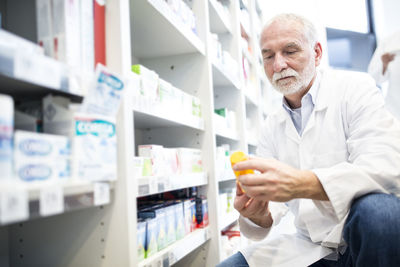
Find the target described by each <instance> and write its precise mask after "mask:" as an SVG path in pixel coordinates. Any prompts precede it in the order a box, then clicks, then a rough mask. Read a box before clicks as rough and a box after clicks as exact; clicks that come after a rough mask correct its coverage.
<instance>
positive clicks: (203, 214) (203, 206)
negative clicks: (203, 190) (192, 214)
mask: <svg viewBox="0 0 400 267" xmlns="http://www.w3.org/2000/svg"><path fill="white" fill-rule="evenodd" d="M196 220H197V228H204V227H206V226H207V225H208V203H207V199H205V198H200V197H198V198H196Z"/></svg>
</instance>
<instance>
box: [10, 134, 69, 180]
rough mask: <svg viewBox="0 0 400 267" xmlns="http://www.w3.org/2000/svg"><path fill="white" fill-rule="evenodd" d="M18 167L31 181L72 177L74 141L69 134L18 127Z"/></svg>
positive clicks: (18, 170) (22, 175)
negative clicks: (70, 141) (71, 155)
mask: <svg viewBox="0 0 400 267" xmlns="http://www.w3.org/2000/svg"><path fill="white" fill-rule="evenodd" d="M14 145H15V149H14V170H15V174H16V175H17V177H18V179H20V180H22V181H25V182H31V181H43V180H49V179H60V178H62V179H65V178H69V177H70V144H69V141H68V138H67V137H65V136H57V135H50V134H40V133H33V132H25V131H16V132H15V139H14Z"/></svg>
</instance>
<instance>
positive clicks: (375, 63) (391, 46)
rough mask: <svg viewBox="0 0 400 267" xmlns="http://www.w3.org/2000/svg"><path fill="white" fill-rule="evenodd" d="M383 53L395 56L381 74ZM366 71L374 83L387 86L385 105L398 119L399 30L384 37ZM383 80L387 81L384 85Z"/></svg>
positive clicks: (399, 84) (399, 77) (399, 95)
mask: <svg viewBox="0 0 400 267" xmlns="http://www.w3.org/2000/svg"><path fill="white" fill-rule="evenodd" d="M385 53H394V54H395V58H394V60H393V61H392V62H390V63H389V65H388V68H387V70H386V72H385V75H382V68H383V64H382V60H381V56H382V55H383V54H385ZM368 73H369V74H371V76H372V77H374V79H375V81H376V83H377V84H378V85H379V86H381V87H384V88H387V92H385V93H386V96H385V101H386V106H387V108H388V110H389V111H390V112H392V113H393V114H394V115H395V116H396V117H397V118H398V119H400V32H397V33H395V34H393V35H391V36H390V37H388V38H386V39H384V40H383V41H382V43H380V44H379V45H378V47H377V49H376V50H375V53H374V55H373V56H372V59H371V62H370V63H369V66H368ZM385 82H388V84H387V86H385Z"/></svg>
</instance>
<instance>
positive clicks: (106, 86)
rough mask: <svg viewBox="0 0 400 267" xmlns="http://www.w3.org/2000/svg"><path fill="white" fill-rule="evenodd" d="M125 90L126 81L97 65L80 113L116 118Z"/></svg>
mask: <svg viewBox="0 0 400 267" xmlns="http://www.w3.org/2000/svg"><path fill="white" fill-rule="evenodd" d="M124 88H125V81H124V80H123V79H122V78H121V77H119V75H117V74H115V73H112V72H110V71H109V70H108V69H107V68H106V67H105V66H103V65H101V64H97V67H96V74H95V77H94V80H93V82H92V85H91V86H90V88H89V91H88V94H87V96H86V97H85V98H84V100H83V103H82V107H81V110H80V112H82V113H87V114H100V115H103V116H110V117H115V116H116V115H117V112H118V109H119V104H120V102H121V99H122V95H123V92H124Z"/></svg>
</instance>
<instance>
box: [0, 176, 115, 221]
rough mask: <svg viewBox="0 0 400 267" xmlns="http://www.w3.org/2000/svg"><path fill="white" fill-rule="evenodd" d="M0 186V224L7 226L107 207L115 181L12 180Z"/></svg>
mask: <svg viewBox="0 0 400 267" xmlns="http://www.w3.org/2000/svg"><path fill="white" fill-rule="evenodd" d="M0 186H1V201H2V203H1V211H0V214H1V216H0V217H1V218H0V221H1V224H0V225H7V224H10V223H16V222H23V221H29V220H33V219H36V218H44V217H48V216H52V215H58V214H61V213H65V212H69V211H76V210H80V209H84V208H89V207H94V206H98V205H105V204H108V203H109V201H110V190H112V189H113V188H114V182H102V183H93V182H90V181H79V180H75V181H73V180H71V181H65V182H60V183H57V182H53V181H45V182H42V183H28V184H26V183H22V182H14V181H11V182H3V183H2V184H1V185H0Z"/></svg>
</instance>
